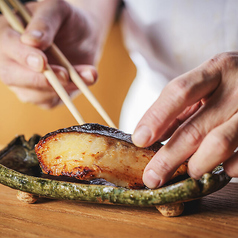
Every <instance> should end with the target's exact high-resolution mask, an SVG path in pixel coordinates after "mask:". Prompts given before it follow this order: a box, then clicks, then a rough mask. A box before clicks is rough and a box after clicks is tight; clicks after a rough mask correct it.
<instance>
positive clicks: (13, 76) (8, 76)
mask: <svg viewBox="0 0 238 238" xmlns="http://www.w3.org/2000/svg"><path fill="white" fill-rule="evenodd" d="M52 68H53V70H54V72H55V73H56V76H57V77H58V79H59V81H60V82H61V84H62V85H63V86H66V85H67V84H68V83H69V76H68V73H67V71H66V70H65V69H64V68H63V67H61V66H52ZM12 69H14V70H12ZM0 79H1V80H2V81H3V82H4V83H5V84H6V85H8V86H17V87H26V88H34V89H41V90H52V88H51V86H50V84H49V82H48V80H47V79H46V78H45V76H44V74H43V73H39V72H34V71H31V70H28V69H27V68H24V67H22V66H21V65H19V64H17V63H16V62H14V61H11V60H9V59H4V60H3V62H2V63H1V64H0Z"/></svg>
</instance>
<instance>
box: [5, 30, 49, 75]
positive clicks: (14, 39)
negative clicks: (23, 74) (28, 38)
mask: <svg viewBox="0 0 238 238" xmlns="http://www.w3.org/2000/svg"><path fill="white" fill-rule="evenodd" d="M1 43H2V44H3V45H4V47H3V48H2V53H4V54H5V56H6V57H8V58H10V59H12V60H13V61H15V62H17V63H18V64H20V65H22V66H24V67H26V68H28V69H30V70H33V71H35V72H42V71H43V69H44V68H45V65H46V63H47V58H46V56H45V54H44V53H43V52H42V51H41V50H39V49H36V48H33V47H30V46H28V45H25V44H23V43H22V42H21V41H20V35H19V34H18V33H17V32H15V31H14V30H12V29H10V28H8V29H6V30H5V32H4V34H3V36H2V41H1Z"/></svg>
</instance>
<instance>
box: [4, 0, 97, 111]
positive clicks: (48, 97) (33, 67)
mask: <svg viewBox="0 0 238 238" xmlns="http://www.w3.org/2000/svg"><path fill="white" fill-rule="evenodd" d="M27 6H28V8H29V9H30V11H31V12H32V16H33V17H32V20H31V23H30V24H29V25H28V26H27V28H26V31H25V33H24V34H23V35H22V36H20V34H19V33H17V32H16V31H14V30H13V29H12V28H10V26H9V25H8V23H7V22H6V20H5V18H4V17H3V16H0V46H2V47H0V78H1V80H2V81H3V82H4V83H5V84H6V85H8V86H9V88H10V89H11V90H12V91H14V92H15V94H16V95H17V96H18V98H19V99H20V100H21V101H24V102H31V103H34V104H37V105H39V106H41V107H45V108H51V107H53V106H55V105H57V104H58V103H59V102H60V99H59V97H58V95H57V94H56V92H55V91H54V89H53V88H52V87H51V85H50V84H49V83H48V81H47V79H46V78H45V76H44V75H43V73H42V72H43V69H44V67H45V65H46V64H47V63H49V64H50V65H51V66H52V69H53V70H54V72H55V73H56V75H57V77H58V78H59V81H60V82H61V83H62V85H63V86H64V87H65V89H66V91H67V92H68V93H69V95H70V96H72V94H74V93H75V92H76V91H78V90H77V87H76V86H75V85H74V84H73V83H72V81H71V80H70V78H69V75H68V73H67V71H66V69H65V68H63V67H62V66H60V65H59V64H58V63H57V61H56V60H55V59H54V58H53V57H52V56H51V55H50V53H49V52H47V49H48V47H49V46H50V45H51V44H52V42H53V41H54V42H55V43H56V45H58V47H59V48H60V49H61V50H62V52H63V53H64V54H65V56H66V57H67V58H68V59H69V61H70V62H71V63H72V64H73V65H74V67H75V69H76V71H77V72H78V73H79V75H80V76H81V77H82V79H83V80H84V81H85V83H86V84H87V85H91V84H93V83H95V81H96V78H97V72H96V69H95V67H94V66H93V65H94V63H95V60H96V57H97V53H98V47H99V43H98V42H97V40H98V39H97V38H98V37H97V30H96V23H95V21H93V18H92V17H91V18H90V15H89V14H86V13H85V12H84V11H80V10H79V9H77V8H73V7H72V6H71V5H69V4H68V3H66V2H64V1H59V0H51V1H43V2H41V3H30V4H28V5H27Z"/></svg>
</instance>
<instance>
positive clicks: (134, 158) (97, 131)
mask: <svg viewBox="0 0 238 238" xmlns="http://www.w3.org/2000/svg"><path fill="white" fill-rule="evenodd" d="M161 146H162V145H161V144H160V143H158V142H157V143H155V144H154V145H153V146H151V147H148V148H138V147H136V146H134V145H133V143H132V141H131V136H130V135H129V134H126V133H124V132H122V131H119V130H117V129H114V128H110V127H106V126H102V125H99V124H84V125H81V126H73V127H69V128H65V129H60V130H57V131H54V132H51V133H49V134H47V135H46V136H44V137H43V138H42V139H41V140H40V141H39V143H38V144H37V145H36V147H35V152H36V154H37V157H38V159H39V162H40V166H41V168H42V171H43V172H44V173H46V174H50V175H54V176H60V175H63V176H70V177H75V178H77V179H80V180H92V179H95V178H103V179H105V180H107V181H109V182H111V183H114V184H115V185H117V186H122V187H127V188H133V189H139V188H143V187H144V184H143V182H142V174H143V170H144V168H145V166H146V165H147V164H148V162H149V161H150V160H151V158H152V157H153V155H154V154H155V153H156V151H158V149H159V148H161ZM180 170H181V168H180ZM182 170H183V169H182ZM177 173H179V174H181V172H178V171H177ZM182 173H184V171H183V172H182Z"/></svg>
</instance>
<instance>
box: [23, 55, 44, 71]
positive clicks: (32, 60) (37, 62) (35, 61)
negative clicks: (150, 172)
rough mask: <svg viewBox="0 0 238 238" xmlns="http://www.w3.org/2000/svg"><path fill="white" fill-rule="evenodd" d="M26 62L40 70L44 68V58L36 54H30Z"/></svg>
mask: <svg viewBox="0 0 238 238" xmlns="http://www.w3.org/2000/svg"><path fill="white" fill-rule="evenodd" d="M26 62H27V64H28V66H30V67H31V68H32V69H34V70H37V71H40V70H42V66H43V62H42V59H41V58H40V57H39V56H37V55H34V54H30V55H28V57H27V59H26Z"/></svg>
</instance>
